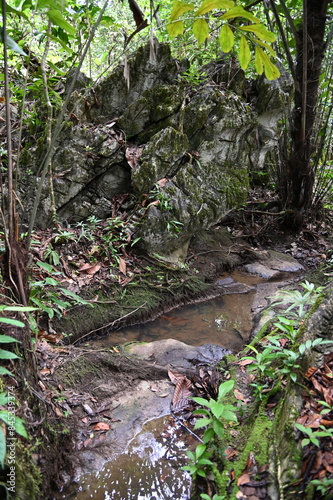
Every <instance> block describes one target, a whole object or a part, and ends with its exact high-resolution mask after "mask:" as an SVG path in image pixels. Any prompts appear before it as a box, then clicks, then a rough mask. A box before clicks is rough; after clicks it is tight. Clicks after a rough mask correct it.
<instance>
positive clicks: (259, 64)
mask: <svg viewBox="0 0 333 500" xmlns="http://www.w3.org/2000/svg"><path fill="white" fill-rule="evenodd" d="M262 54H263V51H262V50H261V48H260V47H258V46H257V45H256V48H255V52H254V65H255V68H256V72H257V73H258V75H262V74H263V71H264V63H263V60H262Z"/></svg>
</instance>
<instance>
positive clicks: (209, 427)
mask: <svg viewBox="0 0 333 500" xmlns="http://www.w3.org/2000/svg"><path fill="white" fill-rule="evenodd" d="M233 387H234V381H233V380H228V381H226V382H223V383H221V384H220V386H219V391H218V398H217V400H215V399H209V400H207V399H205V398H198V397H194V398H192V399H193V401H195V402H196V403H198V404H199V405H201V406H204V407H205V408H202V409H200V410H195V411H194V412H193V414H194V415H200V416H202V415H204V418H199V419H198V420H197V421H196V423H195V426H194V429H201V428H203V427H206V429H205V432H204V435H203V443H202V444H199V445H198V446H197V447H196V450H195V453H192V452H191V451H187V452H186V454H187V456H188V457H189V459H190V460H191V462H192V463H191V464H190V465H187V466H185V467H182V469H183V470H186V471H188V472H189V473H190V474H191V475H192V476H193V477H194V478H196V477H197V476H201V477H206V474H207V470H209V469H210V468H211V466H212V465H213V462H212V461H211V458H212V455H213V452H212V450H210V449H209V445H210V444H211V443H212V442H213V441H214V439H215V437H218V438H220V439H222V438H223V436H224V425H223V423H222V422H221V420H226V421H228V422H230V421H232V422H237V416H236V413H235V411H234V410H235V408H234V406H232V405H228V404H224V403H223V402H222V400H223V398H224V396H225V395H226V394H228V392H230V391H231V390H232V389H233ZM206 408H207V409H206ZM203 498H204V497H203ZM208 498H209V497H208Z"/></svg>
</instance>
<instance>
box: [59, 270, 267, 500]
mask: <svg viewBox="0 0 333 500" xmlns="http://www.w3.org/2000/svg"><path fill="white" fill-rule="evenodd" d="M232 277H233V279H235V280H236V281H239V282H241V283H246V284H248V285H255V284H258V283H259V282H260V281H262V280H260V279H259V278H258V277H256V276H253V275H249V274H244V273H240V272H236V273H233V274H232ZM254 296H255V290H254V291H253V292H250V293H247V294H231V295H224V296H221V297H218V298H216V299H214V300H210V301H208V302H203V303H199V304H195V305H189V306H185V307H181V308H179V309H175V310H173V311H171V312H170V313H168V314H165V315H163V316H162V317H160V318H158V319H157V320H154V321H152V322H150V323H146V324H145V325H138V326H135V327H131V328H125V329H123V330H121V331H118V332H112V333H111V334H110V335H109V336H107V337H103V338H101V339H99V340H96V341H94V346H96V347H97V346H100V347H107V346H115V345H119V344H123V343H125V342H132V341H140V342H152V341H154V340H161V339H168V338H173V339H176V340H180V341H182V342H185V343H187V344H191V345H202V344H205V343H213V344H219V345H221V346H222V347H225V348H228V349H232V350H234V351H239V350H241V349H242V347H243V346H244V344H246V343H247V342H248V340H249V335H250V332H251V327H252V312H251V308H252V306H253V300H254ZM170 419H172V417H171V416H170V415H168V416H165V417H162V418H160V419H154V420H151V421H150V422H148V423H146V425H145V426H144V428H143V429H142V431H141V432H140V433H139V434H138V435H137V436H136V437H135V438H134V439H133V440H132V441H131V443H130V444H129V445H128V447H127V449H126V451H125V452H124V453H123V454H121V455H118V457H116V458H115V459H114V460H113V461H112V462H109V463H107V464H106V465H105V467H104V468H103V469H102V470H101V471H99V472H98V473H97V474H89V475H86V476H84V477H83V478H80V479H79V484H76V485H75V486H74V485H73V487H74V488H75V492H73V493H70V492H69V491H67V493H66V494H64V496H63V495H60V496H58V497H57V498H62V499H73V500H74V499H75V500H88V499H94V500H111V499H112V500H169V499H170V500H189V498H190V493H189V492H190V486H191V479H190V476H189V474H188V473H187V472H184V471H182V470H180V467H181V466H182V465H185V463H186V462H187V460H186V456H185V450H188V449H194V448H195V447H196V446H197V444H198V443H199V441H197V440H196V439H195V438H194V437H193V436H192V435H191V434H189V433H187V432H184V430H183V429H181V427H179V426H178V425H174V422H172V425H170V422H171V420H170Z"/></svg>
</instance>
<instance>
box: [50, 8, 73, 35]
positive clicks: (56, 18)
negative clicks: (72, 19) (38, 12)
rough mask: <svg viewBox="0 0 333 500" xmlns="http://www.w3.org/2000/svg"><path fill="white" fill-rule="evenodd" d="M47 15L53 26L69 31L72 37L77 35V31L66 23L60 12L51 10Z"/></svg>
mask: <svg viewBox="0 0 333 500" xmlns="http://www.w3.org/2000/svg"><path fill="white" fill-rule="evenodd" d="M46 14H47V16H48V18H49V19H50V21H51V22H52V23H53V24H55V25H56V26H59V27H60V28H62V29H63V30H65V31H67V33H69V34H70V35H73V36H74V35H76V29H75V28H74V27H73V26H72V25H71V24H69V23H68V22H67V21H66V19H65V18H64V16H63V15H62V14H61V12H60V10H56V9H50V10H48V11H47V12H46Z"/></svg>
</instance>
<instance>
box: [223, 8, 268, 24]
mask: <svg viewBox="0 0 333 500" xmlns="http://www.w3.org/2000/svg"><path fill="white" fill-rule="evenodd" d="M234 17H244V18H245V19H248V20H249V21H252V22H253V23H260V19H258V18H257V17H255V16H254V15H253V14H252V13H251V12H248V11H247V10H245V9H244V8H243V7H241V6H240V5H235V7H233V8H232V9H230V10H228V11H227V12H225V13H224V14H223V16H222V17H221V19H232V18H234Z"/></svg>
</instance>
